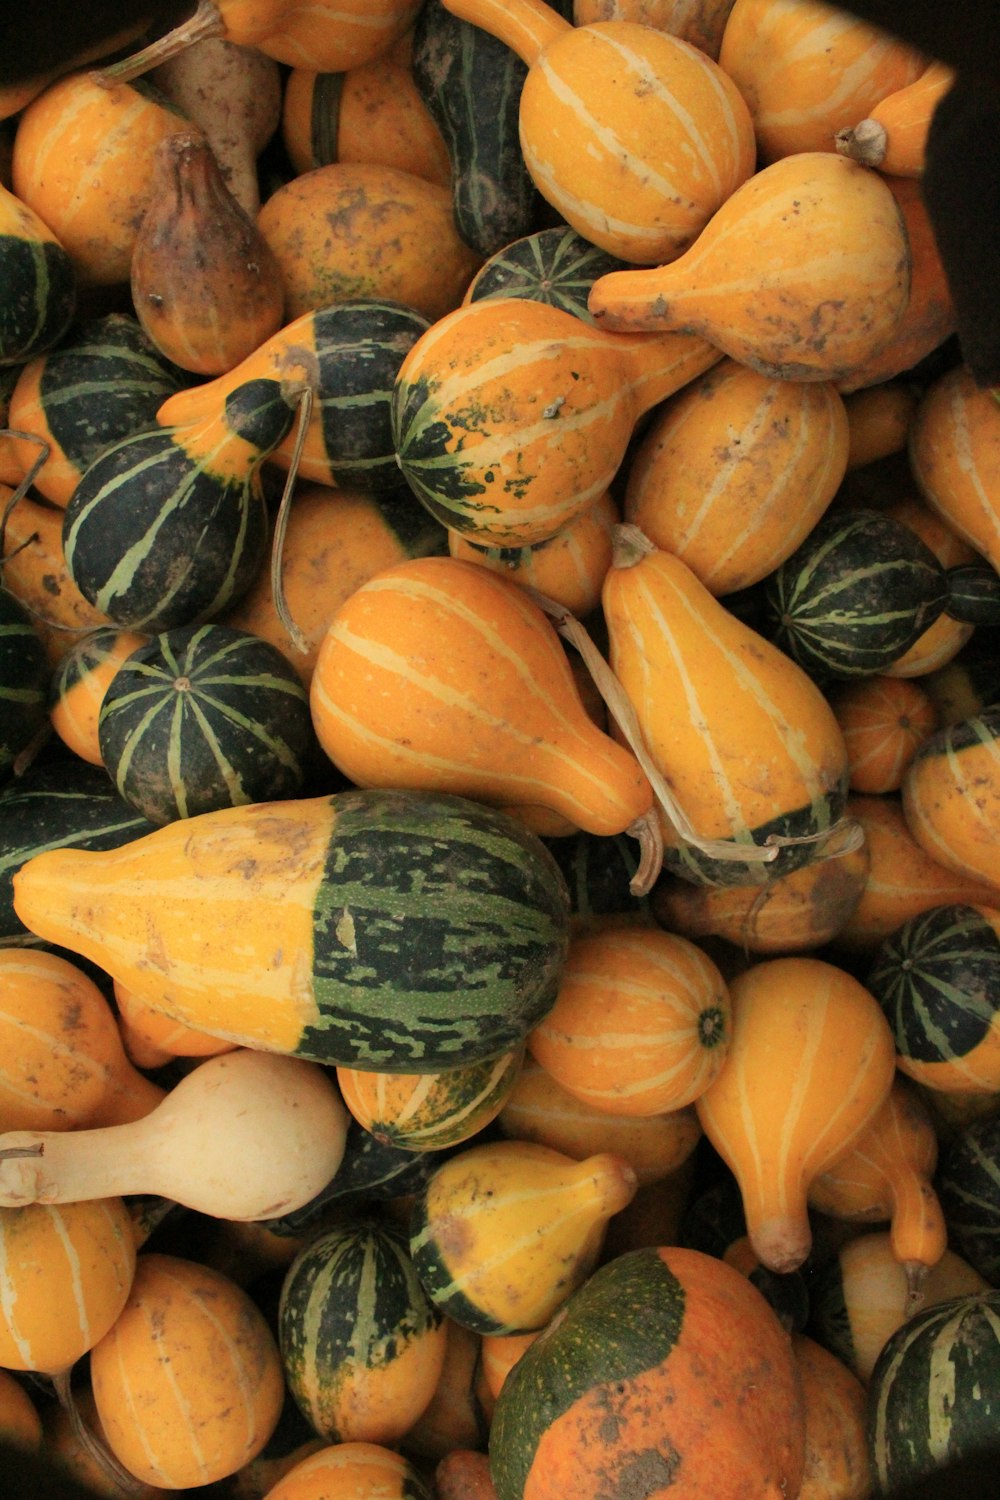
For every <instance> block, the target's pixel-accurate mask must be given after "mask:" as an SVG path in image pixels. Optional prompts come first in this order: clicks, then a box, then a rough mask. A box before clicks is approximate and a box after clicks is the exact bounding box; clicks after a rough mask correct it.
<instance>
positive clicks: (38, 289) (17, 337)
mask: <svg viewBox="0 0 1000 1500" xmlns="http://www.w3.org/2000/svg"><path fill="white" fill-rule="evenodd" d="M0 271H2V273H3V278H4V305H3V316H2V318H0V367H2V366H4V365H20V364H22V363H23V362H24V361H25V360H28V359H32V358H34V357H35V356H37V355H40V354H42V352H43V351H44V350H46V349H49V348H51V347H52V345H53V344H56V343H58V342H59V340H60V339H61V338H62V337H63V335H64V334H65V333H66V332H67V330H68V328H69V326H70V322H71V320H72V317H73V314H74V312H75V311H76V304H77V273H76V267H75V266H74V264H73V262H72V260H71V258H70V256H69V254H68V253H67V251H66V249H65V247H64V246H63V245H62V244H61V243H60V241H59V240H58V239H57V237H56V236H55V235H54V234H53V233H52V231H51V229H49V227H48V225H47V224H45V223H44V222H43V220H42V218H41V217H40V215H39V214H37V213H36V212H35V211H34V209H32V208H30V207H29V206H28V204H27V203H22V202H21V200H20V199H19V198H18V197H16V196H15V194H14V193H11V192H9V191H8V189H7V188H6V187H4V186H3V185H2V184H0Z"/></svg>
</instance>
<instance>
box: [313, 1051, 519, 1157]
mask: <svg viewBox="0 0 1000 1500" xmlns="http://www.w3.org/2000/svg"><path fill="white" fill-rule="evenodd" d="M523 1059H524V1048H523V1047H518V1048H516V1049H515V1050H514V1051H510V1052H503V1053H501V1054H500V1056H499V1057H491V1058H487V1059H486V1060H485V1061H483V1062H474V1063H465V1064H460V1065H459V1066H458V1067H455V1068H449V1069H448V1070H447V1071H445V1072H442V1073H378V1072H373V1071H370V1070H367V1069H363V1068H348V1067H339V1068H337V1070H336V1073H337V1083H338V1084H339V1086H340V1095H341V1098H342V1099H343V1101H344V1103H345V1104H346V1105H347V1108H348V1109H349V1110H350V1112H351V1114H352V1115H353V1116H354V1118H355V1120H357V1121H358V1123H359V1125H362V1126H363V1127H364V1129H365V1130H367V1131H368V1132H369V1133H370V1134H371V1135H373V1136H374V1137H375V1139H376V1140H377V1141H381V1142H382V1143H383V1144H384V1145H391V1146H396V1147H401V1148H402V1149H404V1150H407V1151H439V1150H443V1149H444V1148H445V1147H446V1146H456V1145H458V1144H460V1142H462V1141H465V1140H468V1139H469V1137H470V1136H473V1135H476V1134H478V1132H479V1131H480V1130H482V1129H483V1128H484V1126H486V1125H488V1124H489V1123H490V1121H491V1120H494V1119H496V1117H497V1115H498V1114H499V1113H500V1111H501V1109H502V1108H503V1106H504V1104H505V1103H506V1101H507V1099H508V1098H509V1096H510V1093H511V1090H512V1089H513V1087H514V1085H515V1083H516V1082H517V1077H518V1074H519V1072H520V1070H521V1064H522V1061H523Z"/></svg>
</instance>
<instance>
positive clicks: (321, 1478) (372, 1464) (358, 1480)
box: [267, 1442, 433, 1500]
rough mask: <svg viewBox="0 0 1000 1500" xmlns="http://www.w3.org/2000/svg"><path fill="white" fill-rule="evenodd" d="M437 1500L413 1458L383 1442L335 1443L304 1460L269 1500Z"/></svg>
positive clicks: (286, 1473)
mask: <svg viewBox="0 0 1000 1500" xmlns="http://www.w3.org/2000/svg"><path fill="white" fill-rule="evenodd" d="M317 1493H321V1494H323V1495H325V1496H326V1497H328V1500H433V1497H432V1496H431V1492H430V1490H429V1489H428V1488H427V1485H426V1483H425V1482H424V1479H423V1477H422V1474H421V1472H420V1470H418V1469H416V1468H415V1467H414V1465H413V1464H412V1463H411V1462H410V1460H409V1459H408V1458H406V1457H404V1455H403V1454H402V1453H398V1452H397V1451H396V1449H395V1448H387V1447H386V1446H385V1444H384V1443H363V1442H352V1443H350V1442H349V1443H330V1444H327V1445H325V1446H323V1447H321V1448H319V1449H318V1450H317V1451H316V1452H315V1453H310V1454H308V1455H307V1456H306V1457H304V1458H302V1459H300V1460H299V1462H298V1463H296V1464H295V1465H294V1466H293V1467H292V1468H291V1469H288V1470H287V1471H286V1472H285V1473H284V1474H283V1475H282V1476H281V1478H280V1479H279V1480H278V1482H277V1484H275V1485H274V1486H273V1487H272V1488H271V1489H269V1490H268V1492H267V1500H315V1497H316V1495H317Z"/></svg>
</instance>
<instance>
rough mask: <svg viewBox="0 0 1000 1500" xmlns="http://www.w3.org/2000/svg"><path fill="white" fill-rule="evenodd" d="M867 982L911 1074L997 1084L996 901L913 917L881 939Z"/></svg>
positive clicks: (969, 1087)
mask: <svg viewBox="0 0 1000 1500" xmlns="http://www.w3.org/2000/svg"><path fill="white" fill-rule="evenodd" d="M866 984H867V987H868V989H870V990H871V992H872V994H873V995H874V996H875V998H876V1000H877V1001H878V1002H879V1004H880V1005H881V1007H882V1009H883V1010H884V1012H885V1014H886V1018H887V1019H888V1021H889V1024H890V1025H891V1026H892V1030H893V1037H894V1039H895V1043H896V1061H897V1066H898V1067H899V1068H900V1069H901V1070H902V1071H903V1072H904V1073H906V1074H908V1076H909V1077H910V1078H914V1079H916V1081H917V1082H918V1083H922V1084H926V1086H927V1087H928V1088H931V1089H943V1090H944V1091H945V1092H946V1093H949V1092H958V1093H962V1092H971V1093H984V1094H992V1093H997V1092H1000V909H998V910H992V909H991V908H990V907H987V906H972V905H947V906H933V907H931V908H930V910H928V911H925V912H921V913H920V915H919V916H915V917H911V918H910V919H909V921H907V922H904V923H903V924H902V926H901V927H898V928H897V929H896V931H895V932H894V933H893V934H892V936H891V937H889V938H887V939H886V940H885V941H884V942H883V943H882V945H881V947H880V948H879V950H878V952H877V953H876V955H875V960H874V963H873V965H872V968H871V969H870V971H869V973H868V976H867V980H866Z"/></svg>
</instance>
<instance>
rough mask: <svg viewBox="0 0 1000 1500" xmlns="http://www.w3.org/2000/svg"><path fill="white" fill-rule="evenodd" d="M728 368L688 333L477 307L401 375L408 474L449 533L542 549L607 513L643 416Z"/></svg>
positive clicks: (514, 301) (419, 350)
mask: <svg viewBox="0 0 1000 1500" xmlns="http://www.w3.org/2000/svg"><path fill="white" fill-rule="evenodd" d="M717 358H718V355H717V353H716V352H715V351H714V350H712V349H711V348H710V346H709V345H708V344H706V343H705V342H704V341H703V340H701V339H698V338H693V337H689V336H688V335H686V334H672V335H670V336H668V337H654V338H652V339H651V338H649V337H647V336H646V335H640V336H638V337H637V336H636V335H630V334H626V335H619V334H608V333H605V332H604V331H603V330H601V329H598V328H594V327H591V326H589V325H588V324H585V323H584V322H583V321H582V320H581V319H580V318H578V317H575V316H574V315H573V314H572V313H568V312H564V311H563V309H562V308H560V307H554V306H550V305H549V304H547V303H544V302H537V301H533V300H531V299H530V298H527V297H502V298H495V299H494V298H485V299H483V300H482V301H480V302H470V303H468V304H466V305H465V306H462V307H457V308H455V309H454V311H453V312H451V313H448V314H446V315H445V317H443V318H440V319H439V320H438V321H437V322H436V323H435V324H434V325H433V327H431V328H429V329H428V331H427V332H426V333H425V334H423V335H422V336H421V337H420V338H419V339H418V340H417V342H416V343H415V344H414V346H413V348H412V349H411V350H410V352H409V353H408V354H407V356H406V358H405V359H404V360H403V362H402V364H401V365H400V367H399V373H398V375H397V378H396V383H395V390H394V393H393V400H392V426H393V436H394V441H395V447H396V452H397V456H398V462H399V467H400V469H401V471H402V473H403V476H404V477H405V479H406V481H407V483H408V484H409V485H410V486H411V488H412V489H413V491H414V493H415V494H416V495H418V496H419V498H420V499H421V500H422V501H423V503H424V505H426V506H427V508H428V510H429V511H430V512H431V514H432V515H433V516H435V517H436V518H437V519H438V520H439V521H441V522H442V524H443V525H445V526H447V527H448V528H449V529H451V530H454V531H459V532H462V533H464V534H467V535H470V536H472V537H473V539H474V540H476V541H479V542H482V543H484V544H485V545H493V546H504V547H512V546H530V545H533V544H534V543H536V542H541V541H544V540H546V538H548V537H551V536H554V535H555V533H556V532H557V531H559V530H560V529H561V528H562V527H564V526H565V525H566V524H567V523H568V522H569V521H570V520H571V519H572V518H573V517H574V516H576V515H579V514H581V513H582V512H583V511H584V510H586V509H587V508H588V507H589V506H591V505H593V504H594V502H595V501H596V500H597V498H598V496H599V495H601V494H603V492H604V491H605V490H606V489H607V488H608V486H609V484H610V483H611V480H612V479H613V478H614V476H615V474H616V472H617V470H618V468H619V466H620V464H621V462H622V459H623V458H624V456H625V451H626V448H627V446H628V443H629V440H630V438H631V435H632V432H633V429H634V427H635V425H636V423H637V421H638V419H639V417H640V416H641V415H642V414H643V413H644V412H646V411H648V410H649V409H650V408H651V407H652V406H654V405H656V404H657V403H658V402H660V401H663V400H665V398H666V397H667V396H669V395H671V394H672V393H673V392H674V391H675V390H678V389H679V388H680V387H681V386H683V385H686V384H687V382H688V381H689V380H692V379H693V378H694V377H695V376H696V375H699V374H701V372H702V371H703V370H706V369H708V367H709V366H710V365H712V364H714V363H715V362H716V359H717Z"/></svg>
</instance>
